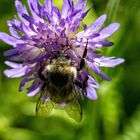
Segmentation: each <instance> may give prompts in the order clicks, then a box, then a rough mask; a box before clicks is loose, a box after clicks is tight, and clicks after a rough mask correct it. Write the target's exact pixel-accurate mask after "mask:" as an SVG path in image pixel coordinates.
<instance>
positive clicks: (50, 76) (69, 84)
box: [36, 54, 82, 122]
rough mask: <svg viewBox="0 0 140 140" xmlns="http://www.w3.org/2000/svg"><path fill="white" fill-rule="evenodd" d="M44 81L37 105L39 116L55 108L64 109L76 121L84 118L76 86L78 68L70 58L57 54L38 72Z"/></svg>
mask: <svg viewBox="0 0 140 140" xmlns="http://www.w3.org/2000/svg"><path fill="white" fill-rule="evenodd" d="M38 76H39V78H40V79H41V80H42V81H43V82H44V86H43V89H42V93H41V96H40V98H39V100H38V103H37V105H36V114H37V116H42V115H44V114H45V115H49V114H50V113H51V111H52V110H53V109H63V110H65V112H66V113H67V114H68V115H69V116H70V117H71V118H72V119H74V120H75V121H77V122H80V121H81V119H82V109H81V105H80V101H79V97H78V94H77V93H76V90H75V87H74V81H75V79H76V77H77V69H76V67H75V66H74V65H73V64H72V62H71V60H70V58H69V57H68V56H67V55H64V54H57V55H56V56H55V57H53V59H50V62H48V64H47V65H46V67H45V68H44V70H43V71H42V70H40V71H39V73H38Z"/></svg>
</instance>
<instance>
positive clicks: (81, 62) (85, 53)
mask: <svg viewBox="0 0 140 140" xmlns="http://www.w3.org/2000/svg"><path fill="white" fill-rule="evenodd" d="M87 45H88V39H87V42H86V47H85V49H84V52H83V56H82V58H81V61H80V67H79V68H78V69H77V70H78V71H80V70H81V69H82V68H83V67H84V66H85V59H84V58H85V57H86V55H87Z"/></svg>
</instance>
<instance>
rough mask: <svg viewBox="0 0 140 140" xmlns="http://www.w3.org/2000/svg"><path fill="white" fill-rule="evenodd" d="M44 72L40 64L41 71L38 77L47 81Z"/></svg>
mask: <svg viewBox="0 0 140 140" xmlns="http://www.w3.org/2000/svg"><path fill="white" fill-rule="evenodd" d="M42 71H43V67H42V65H41V64H40V69H39V71H38V76H39V78H40V79H41V80H42V81H46V78H45V77H44V75H43V74H42Z"/></svg>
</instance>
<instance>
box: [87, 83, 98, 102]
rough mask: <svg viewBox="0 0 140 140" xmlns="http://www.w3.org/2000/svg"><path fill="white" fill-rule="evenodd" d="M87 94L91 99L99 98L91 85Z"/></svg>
mask: <svg viewBox="0 0 140 140" xmlns="http://www.w3.org/2000/svg"><path fill="white" fill-rule="evenodd" d="M85 95H86V96H87V97H88V98H89V99H91V100H96V99H97V94H96V90H95V89H94V88H93V87H92V86H90V85H89V86H88V87H87V89H86V93H85Z"/></svg>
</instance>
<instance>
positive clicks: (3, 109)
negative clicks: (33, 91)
mask: <svg viewBox="0 0 140 140" xmlns="http://www.w3.org/2000/svg"><path fill="white" fill-rule="evenodd" d="M54 2H55V3H56V4H57V5H58V6H59V7H61V4H62V3H61V1H58V0H54ZM23 3H25V4H27V3H26V2H25V0H23ZM92 3H94V5H93V8H92V10H91V11H90V13H89V14H88V16H87V18H86V20H85V22H86V23H87V24H88V25H89V24H91V23H92V22H93V21H94V20H95V18H96V17H98V16H100V15H101V14H103V13H106V14H107V15H108V19H107V21H106V23H105V24H106V25H108V24H109V23H111V22H119V23H120V24H121V28H120V29H119V31H117V32H116V33H115V34H114V35H113V36H112V37H111V40H113V41H114V42H115V45H114V46H113V47H112V48H108V49H103V50H102V51H101V53H102V54H103V55H108V56H116V57H123V58H125V63H124V64H122V65H120V66H118V67H116V68H115V69H107V68H105V69H104V71H105V72H106V73H107V74H108V75H109V76H110V77H111V78H112V81H111V82H106V81H103V80H101V79H98V80H99V81H100V84H101V88H100V89H99V90H98V91H97V92H98V96H99V98H98V100H96V101H90V100H88V99H86V98H85V99H84V100H83V101H82V106H83V112H84V116H83V121H82V122H81V123H80V124H77V123H75V122H74V121H73V120H71V119H69V118H68V116H66V115H65V114H63V113H62V112H58V113H56V114H55V115H53V116H51V117H48V118H36V117H35V106H36V102H37V99H38V97H27V96H26V90H24V91H23V92H21V93H19V92H18V86H19V82H20V81H21V79H8V78H6V77H5V76H4V75H3V70H4V69H6V68H7V66H5V65H4V60H6V58H5V57H4V56H3V52H4V51H5V50H8V49H10V48H11V46H8V45H6V44H4V43H3V42H0V140H44V139H46V140H140V93H139V92H140V74H139V73H140V0H94V2H93V1H91V0H88V6H90V5H91V4H92ZM14 14H16V9H15V7H14V1H13V0H0V31H1V32H7V33H8V26H7V24H6V21H7V20H9V19H13V17H14Z"/></svg>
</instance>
